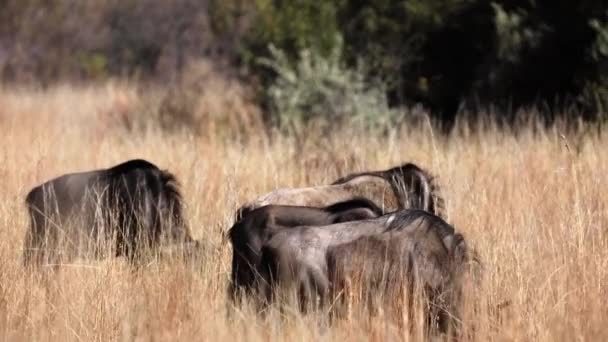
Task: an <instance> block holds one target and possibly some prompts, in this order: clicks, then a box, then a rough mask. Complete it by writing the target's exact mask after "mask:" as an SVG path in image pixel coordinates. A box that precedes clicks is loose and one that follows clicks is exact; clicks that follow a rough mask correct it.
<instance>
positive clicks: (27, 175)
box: [0, 85, 608, 341]
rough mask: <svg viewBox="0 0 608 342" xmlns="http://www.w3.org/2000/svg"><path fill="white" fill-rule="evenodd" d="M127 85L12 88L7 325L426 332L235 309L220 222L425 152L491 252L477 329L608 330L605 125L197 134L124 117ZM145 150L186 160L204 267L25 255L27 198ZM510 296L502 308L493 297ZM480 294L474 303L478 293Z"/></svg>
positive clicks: (365, 336) (4, 274)
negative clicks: (55, 263)
mask: <svg viewBox="0 0 608 342" xmlns="http://www.w3.org/2000/svg"><path fill="white" fill-rule="evenodd" d="M137 97H138V96H137V94H136V93H135V92H133V91H131V90H130V89H129V88H128V87H122V86H117V85H109V86H107V87H70V86H64V87H57V88H54V89H51V90H49V91H44V92H43V91H34V90H14V89H8V88H4V89H2V88H0V142H1V143H0V190H1V191H0V236H2V238H1V239H0V340H3V341H45V340H56V341H76V340H78V341H110V340H129V341H130V340H137V341H148V340H149V341H176V340H180V341H187V340H197V341H221V340H228V341H238V340H244V341H262V340H264V341H266V340H286V341H294V340H297V341H317V340H320V339H323V340H338V341H344V340H349V341H350V340H355V341H360V340H361V341H365V340H374V341H388V340H400V339H404V340H412V341H416V340H418V339H419V336H409V335H408V334H407V333H404V332H403V331H399V329H397V328H396V326H394V325H393V324H392V323H390V322H389V321H390V320H388V319H386V317H382V316H379V317H374V318H373V319H366V318H358V319H354V320H351V321H340V322H337V323H335V324H334V325H332V326H327V325H324V324H321V323H319V322H318V321H317V318H318V317H314V316H311V317H298V316H296V317H295V318H294V317H291V318H289V319H284V320H281V319H278V317H277V316H276V314H274V315H271V316H270V317H269V318H267V319H266V320H263V319H259V318H257V316H256V315H255V314H253V313H252V311H251V310H250V309H248V308H247V307H246V308H244V309H243V310H238V311H237V312H236V313H234V314H233V316H231V317H232V318H231V319H230V320H228V319H227V311H226V285H227V280H228V274H229V267H230V261H229V260H230V259H229V258H230V253H231V250H230V245H229V244H228V243H226V242H225V241H223V239H222V232H223V231H225V230H226V229H228V228H229V227H230V225H231V223H232V218H233V213H234V211H235V209H236V207H237V205H238V204H239V203H242V202H244V201H246V200H248V199H252V198H253V197H255V196H256V195H258V194H262V193H265V192H267V191H270V190H272V189H275V188H277V187H295V186H306V185H315V184H324V183H328V182H330V181H332V180H333V179H335V178H336V177H337V176H339V175H343V174H345V173H348V172H353V171H360V170H366V169H380V168H387V167H389V166H393V165H396V164H400V163H403V162H405V161H413V162H416V163H419V165H422V166H424V167H426V168H428V169H429V170H430V171H431V172H433V173H434V174H436V175H437V176H438V177H439V178H438V181H439V184H441V186H442V191H443V195H444V197H445V199H446V207H447V212H448V221H449V222H450V223H452V224H454V225H455V227H456V228H457V230H459V231H460V232H462V233H463V234H464V235H465V238H466V239H467V241H468V243H469V244H470V245H473V246H474V247H475V248H476V249H477V250H478V251H479V253H480V255H481V257H482V259H483V261H484V264H485V270H486V273H485V278H484V280H483V281H482V283H481V284H478V285H477V286H475V287H470V288H468V290H469V291H468V294H469V295H468V297H467V305H466V307H467V309H466V312H465V320H464V323H463V324H464V327H465V331H467V332H468V333H469V337H468V338H470V339H473V340H478V341H488V340H495V341H512V340H517V341H574V340H590V341H591V340H592V341H603V340H608V303H607V301H608V293H607V287H608V238H607V234H606V229H608V205H607V203H608V201H607V200H606V194H607V193H608V178H607V176H606V175H607V174H608V158H607V157H608V150H607V147H608V135H606V134H605V133H603V134H602V133H598V132H590V133H588V134H585V135H581V134H573V133H570V134H568V133H566V134H565V136H564V137H562V136H561V133H562V132H561V131H560V130H559V129H558V128H548V129H540V130H532V129H523V130H522V131H521V132H519V133H518V134H517V135H515V134H511V133H501V132H500V131H498V130H496V129H492V128H491V127H490V129H488V130H487V131H484V132H479V131H475V130H466V129H464V128H463V129H462V130H461V133H458V134H455V135H453V136H451V137H448V138H445V137H444V138H442V137H439V136H438V135H437V134H433V131H432V130H431V129H430V127H429V126H428V125H424V124H422V125H421V127H414V128H411V129H403V130H399V131H394V132H389V134H388V135H385V136H372V135H370V134H366V133H362V132H354V133H353V131H349V130H348V129H344V130H343V131H340V132H334V134H332V135H331V136H327V135H325V134H322V133H320V132H316V131H312V132H310V133H309V134H308V138H307V139H306V140H305V141H296V140H295V139H293V138H291V137H284V136H283V137H281V136H278V135H276V136H273V137H272V138H271V139H269V138H267V137H266V136H264V135H263V134H256V133H255V132H254V133H251V134H249V135H248V136H244V135H240V136H238V135H235V136H233V137H228V135H226V136H222V135H215V136H210V135H206V134H203V135H200V136H193V135H191V134H188V133H186V132H183V133H163V132H161V131H160V130H158V129H156V128H154V126H150V127H148V128H146V129H143V130H135V131H128V130H126V129H125V128H124V125H123V121H124V120H123V117H124V116H126V115H129V113H130V112H129V108H130V107H129V106H131V104H132V103H134V102H137ZM130 158H145V159H148V160H150V161H152V162H154V163H155V164H157V165H159V166H160V167H161V168H167V169H169V170H170V171H172V172H173V173H175V174H176V176H177V177H178V179H179V180H180V182H181V184H182V191H183V194H184V198H185V201H186V205H187V207H186V212H187V219H188V221H189V223H190V226H191V228H192V233H193V235H194V236H195V237H196V238H200V239H203V240H205V241H207V242H208V243H209V245H210V246H211V248H209V249H208V250H207V252H206V253H205V256H204V258H203V260H202V262H201V263H200V264H195V265H184V264H183V263H180V262H167V263H155V264H151V265H149V266H148V267H146V268H144V269H142V270H140V271H138V272H132V271H131V270H130V269H129V267H128V265H127V264H126V263H125V262H124V260H121V259H114V260H104V261H85V260H78V261H76V262H74V263H73V264H69V265H65V266H64V267H62V268H61V270H60V272H59V274H58V275H57V276H56V277H55V278H54V279H53V280H52V281H51V282H50V283H49V284H47V285H44V284H43V283H42V281H41V280H40V278H39V277H35V276H32V275H31V274H29V273H28V272H26V271H25V270H24V269H23V268H22V267H21V263H20V255H21V249H22V240H23V235H24V232H25V228H26V226H27V225H28V221H27V217H26V209H25V206H24V198H25V195H26V194H27V192H28V191H29V190H30V189H31V188H32V187H33V186H34V185H36V184H39V183H40V182H42V181H45V180H47V179H49V178H52V177H55V176H57V175H60V174H63V173H66V172H72V171H77V170H89V169H93V168H104V167H108V166H110V165H113V164H115V163H118V162H121V161H124V160H126V159H130ZM505 300H510V301H511V305H510V306H509V307H508V308H506V309H504V310H502V311H501V313H500V315H499V317H496V316H493V315H490V314H488V312H487V311H488V310H486V309H484V308H488V307H494V306H496V305H498V304H500V303H502V302H503V301H505ZM474 306H477V307H480V308H482V309H481V310H479V311H475V310H473V309H472V307H474Z"/></svg>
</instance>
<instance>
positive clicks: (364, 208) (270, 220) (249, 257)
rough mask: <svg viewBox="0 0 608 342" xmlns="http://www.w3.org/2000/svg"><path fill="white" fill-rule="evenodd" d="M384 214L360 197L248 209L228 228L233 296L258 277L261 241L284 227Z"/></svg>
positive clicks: (358, 218) (230, 292)
mask: <svg viewBox="0 0 608 342" xmlns="http://www.w3.org/2000/svg"><path fill="white" fill-rule="evenodd" d="M380 215H382V211H381V210H380V208H378V207H377V206H376V205H375V204H374V203H373V202H371V201H369V200H367V199H364V198H357V199H353V200H349V201H345V202H339V203H336V204H333V205H331V206H328V207H325V208H313V207H303V206H286V205H267V206H263V207H260V208H257V209H254V210H253V211H251V212H249V213H248V214H247V215H246V216H245V217H244V218H243V219H242V220H240V221H238V222H236V223H235V224H234V225H233V226H232V227H231V228H230V230H229V232H228V236H229V238H230V242H231V244H232V253H233V254H232V274H231V282H230V287H229V290H228V291H229V292H228V293H229V295H230V297H231V299H233V300H234V299H236V296H237V294H238V292H241V291H245V292H248V291H250V290H251V289H252V287H253V286H254V283H255V281H256V279H257V277H258V275H259V274H258V272H259V269H258V267H259V263H260V252H261V249H262V245H263V244H264V243H265V242H266V241H267V240H268V239H270V238H271V237H272V236H273V235H274V234H275V233H276V232H278V231H279V230H281V229H286V228H291V227H296V226H303V225H312V226H317V225H329V224H333V223H339V222H347V221H353V220H362V219H368V218H374V217H378V216H380Z"/></svg>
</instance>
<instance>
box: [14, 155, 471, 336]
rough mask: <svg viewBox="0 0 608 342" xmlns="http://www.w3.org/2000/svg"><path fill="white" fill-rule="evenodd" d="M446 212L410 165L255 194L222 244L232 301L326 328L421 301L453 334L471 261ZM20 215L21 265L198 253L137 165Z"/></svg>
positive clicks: (168, 185) (431, 320) (162, 178)
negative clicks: (323, 322) (306, 318)
mask: <svg viewBox="0 0 608 342" xmlns="http://www.w3.org/2000/svg"><path fill="white" fill-rule="evenodd" d="M443 204H444V200H443V198H442V196H441V195H440V193H439V187H438V186H437V184H436V180H435V179H434V178H433V177H432V176H431V175H430V174H429V173H428V172H427V171H425V170H423V169H422V168H420V167H418V166H416V165H415V164H412V163H407V164H404V165H402V166H398V167H394V168H391V169H389V170H385V171H372V172H362V173H355V174H350V175H347V176H345V177H342V178H340V179H338V180H336V181H335V182H333V183H331V184H329V185H323V186H315V187H308V188H285V189H278V190H275V191H272V192H270V193H268V194H265V195H263V196H260V197H258V198H256V199H254V200H253V201H250V202H248V203H246V204H244V205H242V206H241V207H240V208H239V209H238V210H237V212H236V214H235V220H234V224H233V225H232V227H231V228H230V229H229V230H227V233H226V236H224V237H222V239H228V240H229V241H230V243H231V245H232V270H231V274H230V279H229V282H228V298H229V301H230V303H231V305H233V307H238V306H239V305H242V302H243V301H244V300H249V301H250V302H251V303H254V304H255V305H254V307H256V308H257V309H259V310H260V313H261V314H263V313H264V312H265V310H266V309H267V308H268V307H269V305H273V303H274V305H277V304H276V303H280V304H278V305H279V306H283V305H287V304H286V303H291V305H293V307H295V308H296V309H297V310H298V311H300V312H302V313H306V312H309V311H310V310H316V311H317V312H319V310H321V311H320V312H327V313H330V315H329V317H330V318H331V319H330V321H333V319H335V318H336V317H340V316H341V315H346V314H347V313H348V310H349V305H351V304H352V303H351V302H352V301H353V300H354V299H353V298H359V300H360V301H361V302H364V303H367V304H366V305H367V307H368V308H369V312H370V313H372V314H373V312H377V311H378V308H383V307H385V306H386V307H388V306H391V305H392V306H393V307H395V306H397V307H398V308H400V309H402V313H405V314H406V315H407V314H409V315H411V314H412V313H411V312H412V311H413V309H411V308H412V306H413V305H414V302H416V303H421V304H420V306H419V307H420V308H422V311H421V312H423V313H424V319H423V321H424V322H425V323H424V325H425V327H426V331H428V332H431V331H432V332H439V333H445V332H447V331H453V330H457V326H458V324H459V322H460V320H459V317H460V316H459V313H460V308H461V306H462V298H463V291H464V286H463V282H462V279H463V276H464V275H465V274H468V273H471V265H472V264H474V263H475V262H477V263H478V257H477V256H476V254H475V253H474V252H473V251H472V250H471V249H470V248H467V244H466V243H465V239H464V238H463V236H462V235H461V234H459V233H457V232H456V231H455V230H454V228H453V227H452V226H451V225H450V224H448V223H446V221H444V219H443V218H442V216H444V213H443V209H444V205H443ZM26 205H27V209H28V212H29V217H30V220H31V222H30V227H29V229H28V230H27V232H26V236H25V242H24V244H25V245H24V251H23V261H24V263H25V265H26V266H27V267H32V268H38V267H39V266H43V265H46V266H57V265H61V264H63V263H66V262H69V260H72V259H74V258H103V257H109V256H124V257H126V258H127V259H128V260H129V261H130V262H132V263H133V264H139V263H138V261H141V260H142V258H144V257H145V256H150V255H156V256H158V255H160V254H154V253H155V252H159V251H161V250H162V248H163V247H164V246H176V245H178V246H182V247H184V248H183V249H182V250H183V251H190V252H188V253H192V251H196V250H197V249H199V248H202V246H203V245H204V243H203V241H198V240H194V239H193V238H192V236H191V234H190V230H189V227H188V224H187V222H188V220H187V219H186V218H185V217H184V216H185V214H184V211H183V200H182V196H181V194H180V191H179V185H178V182H177V180H176V178H175V177H174V176H173V175H172V174H171V173H170V172H169V171H163V170H161V169H159V168H158V167H157V166H155V165H154V164H152V163H150V162H148V161H145V160H141V159H139V160H130V161H127V162H124V163H122V164H119V165H117V166H114V167H111V168H108V169H102V170H95V171H89V172H78V173H69V174H65V175H63V176H60V177H58V178H55V179H52V180H50V181H48V182H46V183H43V184H41V185H39V186H36V187H35V188H33V189H32V190H31V191H30V192H29V193H28V195H27V198H26ZM184 253H185V254H184V255H191V254H188V253H186V252H184ZM207 262H209V261H207ZM134 267H135V266H134ZM374 308H376V309H374ZM408 309H411V310H409V313H408ZM323 310H325V311H323ZM374 310H376V311H374ZM345 312H346V313H345Z"/></svg>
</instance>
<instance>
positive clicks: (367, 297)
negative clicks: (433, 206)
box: [327, 217, 468, 333]
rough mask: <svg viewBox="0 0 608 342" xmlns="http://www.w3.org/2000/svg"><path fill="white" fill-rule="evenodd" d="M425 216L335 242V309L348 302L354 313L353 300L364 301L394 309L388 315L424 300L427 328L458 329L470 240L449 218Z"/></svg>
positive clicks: (331, 259)
mask: <svg viewBox="0 0 608 342" xmlns="http://www.w3.org/2000/svg"><path fill="white" fill-rule="evenodd" d="M424 220H426V222H424V221H418V222H417V223H412V224H410V225H409V226H408V227H407V229H401V230H394V231H389V232H387V233H384V234H379V235H374V236H365V237H361V238H358V239H357V240H354V241H352V242H349V243H345V244H340V245H337V246H332V247H329V249H328V251H327V272H328V279H329V283H330V294H329V298H330V300H331V301H332V303H334V305H333V310H334V311H333V312H337V311H339V309H342V310H344V309H345V308H346V310H347V312H349V313H350V312H351V306H352V305H353V302H359V303H360V304H363V305H362V307H363V308H364V309H367V310H368V311H371V312H375V311H380V310H382V311H384V312H386V313H390V314H389V315H388V317H399V318H400V317H404V315H409V317H410V318H412V314H413V310H414V309H415V305H414V303H415V302H416V301H418V305H420V306H421V307H422V309H423V310H424V312H425V313H426V317H425V320H424V323H426V326H427V328H436V329H437V331H439V332H443V333H446V332H448V330H449V328H452V331H455V328H456V324H455V323H456V320H454V318H459V317H460V315H459V312H460V310H459V307H460V301H461V297H462V293H461V291H462V282H461V277H462V275H463V274H464V272H465V271H466V268H465V266H466V265H467V260H468V252H467V246H466V243H465V241H464V238H463V237H462V235H460V234H458V233H454V231H453V229H451V227H450V226H449V225H447V224H446V223H445V222H441V221H438V220H434V219H433V218H430V217H429V218H426V219H424ZM433 221H434V222H433ZM394 224H399V222H394ZM391 314H392V315H391ZM410 321H413V319H410Z"/></svg>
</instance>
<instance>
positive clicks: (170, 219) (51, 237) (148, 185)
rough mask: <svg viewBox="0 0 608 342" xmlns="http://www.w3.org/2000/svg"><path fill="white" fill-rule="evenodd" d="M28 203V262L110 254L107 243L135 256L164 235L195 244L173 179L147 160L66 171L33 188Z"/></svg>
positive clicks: (116, 251)
mask: <svg viewBox="0 0 608 342" xmlns="http://www.w3.org/2000/svg"><path fill="white" fill-rule="evenodd" d="M25 202H26V205H27V208H28V212H29V216H30V220H31V224H30V227H29V229H28V231H27V233H26V237H25V246H24V252H23V259H24V263H25V264H26V265H31V264H42V263H44V262H50V263H57V262H59V261H66V260H69V259H70V258H73V257H76V256H81V257H86V256H88V255H90V254H92V255H94V256H102V255H104V256H107V255H108V253H107V252H104V248H106V247H107V246H110V251H109V252H110V253H112V254H115V255H125V256H127V257H129V258H130V259H133V258H135V257H137V256H138V255H139V253H140V252H141V251H143V250H144V249H145V248H156V247H157V246H158V244H159V242H160V241H161V239H165V238H166V239H168V240H171V241H174V242H193V240H192V238H191V236H190V233H189V231H188V228H187V226H186V224H185V221H184V219H183V216H182V215H183V214H182V198H181V195H180V193H179V188H178V185H177V182H176V180H175V177H174V176H173V175H172V174H170V173H169V172H167V171H161V170H160V169H158V167H156V166H155V165H154V164H152V163H150V162H147V161H145V160H130V161H127V162H125V163H122V164H119V165H117V166H114V167H112V168H109V169H103V170H95V171H90V172H80V173H71V174H66V175H63V176H61V177H58V178H55V179H52V180H50V181H48V182H46V183H44V184H41V185H39V186H37V187H35V188H34V189H32V190H31V191H30V192H29V194H28V195H27V197H26V201H25Z"/></svg>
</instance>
